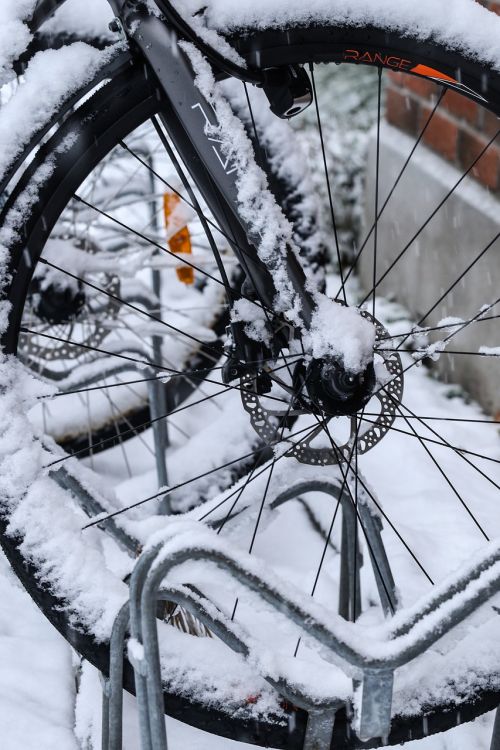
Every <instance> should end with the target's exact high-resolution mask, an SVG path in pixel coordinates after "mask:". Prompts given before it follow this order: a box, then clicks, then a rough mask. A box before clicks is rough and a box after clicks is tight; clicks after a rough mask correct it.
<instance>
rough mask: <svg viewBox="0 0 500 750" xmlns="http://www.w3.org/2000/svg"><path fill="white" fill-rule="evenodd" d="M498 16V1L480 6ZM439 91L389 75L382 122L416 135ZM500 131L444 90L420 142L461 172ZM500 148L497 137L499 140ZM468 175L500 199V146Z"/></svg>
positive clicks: (480, 112) (476, 109) (472, 105)
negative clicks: (443, 94) (384, 119)
mask: <svg viewBox="0 0 500 750" xmlns="http://www.w3.org/2000/svg"><path fill="white" fill-rule="evenodd" d="M481 4H482V5H485V6H487V7H488V8H489V9H490V10H492V11H494V12H496V13H498V14H499V15H500V0H484V2H482V3H481ZM440 91H441V87H440V86H438V85H436V84H434V83H432V82H431V81H427V80H425V79H424V78H418V77H416V76H410V75H405V74H401V73H395V72H391V73H389V76H388V87H387V99H386V119H387V120H388V122H390V123H391V124H392V125H395V126H396V127H398V128H400V129H401V130H404V131H405V132H407V133H408V134H410V135H413V136H415V137H417V136H418V135H419V134H420V132H421V131H422V129H423V127H424V125H425V123H426V122H427V119H428V117H429V115H430V113H431V112H432V109H433V107H434V105H435V103H436V101H437V97H438V96H439V93H440ZM499 129H500V120H499V119H498V118H497V117H495V116H494V115H492V114H491V113H490V112H488V111H487V110H485V109H484V108H483V107H481V106H479V105H477V104H475V103H474V102H473V101H471V100H469V99H467V98H465V97H463V96H460V95H459V94H457V93H456V92H454V91H451V90H448V91H447V92H446V95H445V96H444V99H443V101H442V102H441V104H440V105H439V107H438V109H437V111H436V113H435V114H434V116H433V118H432V120H431V123H430V125H429V127H428V128H427V130H426V132H425V134H424V137H423V142H424V143H425V144H426V145H427V146H428V147H429V148H431V149H432V150H434V151H436V152H437V153H438V154H440V156H442V157H444V158H445V159H446V160H447V161H449V162H450V163H452V164H454V165H455V166H456V167H458V168H459V169H461V170H462V171H465V170H466V169H468V168H469V167H470V165H471V164H472V162H473V161H474V160H475V159H476V158H477V156H478V155H479V154H480V153H481V150H482V149H483V148H484V146H485V145H486V144H487V143H488V141H489V140H490V138H491V137H492V136H493V135H494V134H495V133H496V132H497V130H499ZM498 141H499V144H500V136H499V139H498ZM472 174H473V176H474V177H475V178H476V179H477V180H478V181H479V182H480V183H482V184H483V185H484V186H485V187H487V188H488V189H490V190H492V191H494V192H497V193H499V195H500V145H497V144H492V145H491V146H490V147H489V149H488V150H487V151H486V153H485V154H484V155H483V156H482V157H481V159H480V160H479V161H478V163H477V164H476V166H475V167H474V168H473V170H472Z"/></svg>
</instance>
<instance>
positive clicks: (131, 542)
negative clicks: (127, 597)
mask: <svg viewBox="0 0 500 750" xmlns="http://www.w3.org/2000/svg"><path fill="white" fill-rule="evenodd" d="M50 477H51V478H52V479H53V480H54V481H55V482H56V483H57V484H58V485H59V487H61V488H62V489H64V490H68V491H69V492H72V493H73V494H74V495H76V497H77V498H78V503H79V505H80V507H81V508H82V510H84V511H85V513H87V515H89V516H98V515H99V514H101V513H103V514H107V513H108V510H107V509H106V508H104V507H103V506H102V505H101V504H100V502H99V501H98V500H96V498H95V497H94V496H93V495H91V494H90V492H89V491H88V490H87V489H86V488H85V487H84V486H83V485H82V484H81V482H79V480H78V479H77V478H76V477H75V476H73V475H72V474H71V473H70V472H69V471H68V470H67V469H66V468H64V467H62V466H61V467H60V468H59V469H56V470H55V471H51V472H50ZM100 526H102V528H103V529H105V530H106V531H107V532H109V534H110V535H111V536H112V537H113V539H115V541H116V542H117V543H118V544H119V545H120V547H121V548H122V549H124V550H125V552H127V553H128V554H129V555H131V556H132V557H136V556H137V552H138V550H139V548H140V544H139V542H138V541H137V540H136V539H134V538H133V537H131V536H129V535H128V534H127V532H126V531H123V529H121V528H120V527H119V526H118V525H117V524H116V521H115V519H114V518H104V519H103V521H102V523H101V524H100Z"/></svg>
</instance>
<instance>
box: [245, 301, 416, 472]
mask: <svg viewBox="0 0 500 750" xmlns="http://www.w3.org/2000/svg"><path fill="white" fill-rule="evenodd" d="M361 315H362V316H363V317H364V318H366V319H367V320H369V321H370V322H371V323H373V324H374V326H375V340H376V342H378V341H381V340H386V339H387V338H389V332H388V331H387V329H386V328H385V327H384V326H383V325H382V323H380V322H379V321H378V320H376V319H375V318H374V317H373V316H372V315H370V313H369V312H367V311H366V310H362V311H361ZM377 355H378V356H379V357H380V359H381V361H382V362H381V363H383V365H384V366H385V369H386V371H387V380H386V384H385V385H384V384H380V383H379V384H377V386H376V388H375V391H374V393H373V395H372V398H375V399H376V400H377V401H378V402H379V406H380V414H379V415H378V416H377V417H376V418H373V419H372V418H370V423H369V425H370V426H369V427H368V428H367V429H366V430H364V429H363V425H362V426H361V428H360V429H359V431H358V430H357V429H356V430H354V429H353V428H352V426H351V434H350V438H349V440H347V441H346V442H345V443H343V444H334V446H335V447H333V446H332V447H330V448H328V447H326V448H325V447H313V446H312V445H311V444H312V442H313V441H314V439H315V438H316V437H317V436H318V435H319V434H320V433H322V432H323V431H324V426H323V420H322V419H320V418H319V417H318V426H317V429H311V431H309V433H308V434H307V436H306V437H305V438H303V439H301V440H297V441H295V442H294V441H292V440H288V441H287V439H286V438H284V439H283V440H281V438H280V433H281V432H282V428H281V426H280V425H281V421H282V420H283V419H285V418H286V417H287V416H288V415H290V414H293V413H294V412H293V411H291V410H281V411H277V410H272V409H268V408H266V407H264V406H263V405H262V400H261V397H260V396H259V395H258V393H257V378H256V377H255V376H254V375H244V376H243V377H242V378H241V400H242V402H243V406H244V408H245V411H247V412H248V414H249V415H250V423H251V425H252V427H253V428H254V430H255V431H256V433H257V434H258V435H259V437H260V438H262V440H263V441H264V442H265V443H267V444H268V445H273V444H277V443H278V442H280V443H281V442H283V443H287V442H288V443H289V444H290V448H289V449H288V450H287V451H286V453H285V455H287V456H293V457H294V458H296V459H297V461H300V463H304V464H313V465H316V466H328V465H332V464H338V463H339V462H345V461H347V460H349V456H350V455H351V454H352V450H353V442H354V437H355V434H356V432H357V433H358V436H357V439H356V442H357V452H358V454H362V453H366V452H367V451H369V450H370V449H371V448H373V447H374V446H375V445H376V444H377V443H378V442H379V441H380V440H381V439H382V438H383V437H384V435H386V434H387V432H388V430H389V429H390V427H391V426H392V424H393V422H394V420H395V418H396V411H397V407H398V406H399V404H400V403H401V399H402V396H403V365H402V363H401V357H400V355H399V353H398V352H394V351H391V352H385V351H384V350H383V349H379V350H378V351H377ZM361 414H362V412H361ZM336 419H341V417H336ZM343 419H350V417H343ZM365 424H368V423H367V422H365Z"/></svg>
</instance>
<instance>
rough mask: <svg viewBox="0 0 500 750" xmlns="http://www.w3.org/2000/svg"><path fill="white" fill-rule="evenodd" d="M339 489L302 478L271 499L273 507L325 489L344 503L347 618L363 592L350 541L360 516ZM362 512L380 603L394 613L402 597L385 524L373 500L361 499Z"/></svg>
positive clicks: (342, 607) (343, 603) (343, 609)
mask: <svg viewBox="0 0 500 750" xmlns="http://www.w3.org/2000/svg"><path fill="white" fill-rule="evenodd" d="M339 490H340V486H339V484H338V483H336V482H332V481H331V480H325V479H317V480H308V481H304V482H299V483H298V484H293V485H292V486H291V487H289V488H288V489H286V490H284V492H282V493H281V494H280V495H278V497H277V498H275V499H274V500H273V502H272V503H271V508H273V507H278V506H279V505H281V504H282V503H283V502H285V501H286V500H290V499H292V498H295V497H297V495H300V494H306V493H307V492H324V493H325V494H327V495H331V496H332V497H334V498H335V499H337V500H338V501H339V502H340V503H341V505H342V516H343V524H344V523H345V529H344V528H343V530H342V544H344V545H345V546H346V559H345V565H344V566H343V570H342V569H341V580H340V591H339V599H340V601H339V613H340V614H341V615H342V617H344V618H345V619H353V618H352V617H349V616H348V615H349V613H353V612H354V611H355V609H354V608H356V611H359V609H358V604H357V603H355V602H354V599H355V598H356V599H358V597H359V592H360V591H361V587H360V581H359V567H360V565H359V562H358V561H355V557H354V556H355V550H354V549H353V547H352V545H351V544H350V543H349V540H354V536H355V527H356V522H357V517H356V509H355V507H354V504H353V502H352V498H351V495H350V494H349V492H347V491H346V490H345V489H344V490H343V492H342V495H341V496H340V497H339ZM358 512H359V515H360V519H361V523H362V525H363V530H364V533H365V534H366V539H367V546H368V552H369V555H370V559H371V563H372V568H373V574H374V576H375V581H376V584H377V588H378V593H379V597H380V603H381V605H382V608H383V610H384V613H385V614H386V615H390V614H392V613H393V612H394V611H395V610H396V608H397V606H398V598H397V592H396V585H395V583H394V578H393V575H392V571H391V566H390V564H389V560H388V558H387V554H386V552H385V548H384V543H383V541H382V537H381V534H380V532H381V528H382V525H381V523H380V519H379V517H378V515H377V514H376V513H375V512H374V511H373V510H372V509H371V508H370V506H369V504H367V503H359V505H358Z"/></svg>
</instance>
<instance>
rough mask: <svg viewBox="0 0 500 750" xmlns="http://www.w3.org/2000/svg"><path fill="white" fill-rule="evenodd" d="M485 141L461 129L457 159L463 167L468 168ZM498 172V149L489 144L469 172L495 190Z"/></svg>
mask: <svg viewBox="0 0 500 750" xmlns="http://www.w3.org/2000/svg"><path fill="white" fill-rule="evenodd" d="M486 143H487V141H486V140H485V139H483V138H480V137H479V136H476V135H473V134H472V133H468V132H466V131H463V132H462V133H460V144H459V149H458V160H459V163H460V166H461V167H462V168H463V169H468V168H469V167H470V165H471V164H472V163H473V161H474V160H475V159H477V157H478V156H479V154H480V153H481V151H482V149H483V148H484V147H485V146H486ZM499 173H500V151H499V149H498V147H496V146H495V145H491V146H490V147H489V148H488V150H487V151H486V152H485V153H484V154H483V156H482V157H481V158H480V159H479V161H478V162H477V164H476V165H475V166H474V167H473V169H472V172H471V174H472V175H473V177H475V178H476V180H479V182H481V183H482V184H483V185H484V186H485V187H487V188H490V190H497V189H498V186H499V182H498V178H499Z"/></svg>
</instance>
